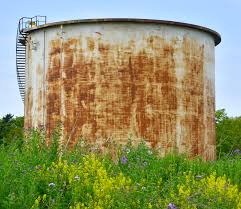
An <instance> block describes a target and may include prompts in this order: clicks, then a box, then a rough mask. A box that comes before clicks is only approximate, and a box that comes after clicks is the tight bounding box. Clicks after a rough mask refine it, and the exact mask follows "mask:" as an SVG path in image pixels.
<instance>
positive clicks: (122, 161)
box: [121, 156, 127, 164]
mask: <svg viewBox="0 0 241 209" xmlns="http://www.w3.org/2000/svg"><path fill="white" fill-rule="evenodd" d="M121 163H122V164H126V163H127V157H126V156H122V158H121Z"/></svg>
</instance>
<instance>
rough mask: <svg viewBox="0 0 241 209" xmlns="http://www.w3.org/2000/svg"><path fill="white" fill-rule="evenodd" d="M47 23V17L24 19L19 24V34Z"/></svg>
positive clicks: (38, 16)
mask: <svg viewBox="0 0 241 209" xmlns="http://www.w3.org/2000/svg"><path fill="white" fill-rule="evenodd" d="M46 22H47V17H46V16H40V15H37V16H34V17H22V18H21V19H20V20H19V22H18V28H19V33H21V32H22V31H24V30H26V29H30V28H34V27H38V26H40V25H44V24H46Z"/></svg>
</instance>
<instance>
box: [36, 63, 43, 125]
mask: <svg viewBox="0 0 241 209" xmlns="http://www.w3.org/2000/svg"><path fill="white" fill-rule="evenodd" d="M42 77H43V71H42V68H41V65H40V64H38V66H37V88H38V89H37V98H38V99H37V120H38V123H37V126H38V128H42V127H43V117H42V115H43V79H42Z"/></svg>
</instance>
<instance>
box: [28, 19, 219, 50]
mask: <svg viewBox="0 0 241 209" xmlns="http://www.w3.org/2000/svg"><path fill="white" fill-rule="evenodd" d="M101 22H133V23H156V24H163V25H173V26H181V27H187V28H192V29H196V30H199V31H203V32H206V33H209V34H211V35H212V37H213V38H214V43H215V46H217V45H218V44H219V43H220V42H221V35H220V34H219V33H218V32H216V31H214V30H212V29H210V28H207V27H203V26H199V25H195V24H190V23H184V22H176V21H169V20H154V19H136V18H101V19H77V20H66V21H58V22H52V23H47V24H44V25H40V26H37V27H32V28H29V29H26V30H25V32H28V33H31V32H32V31H35V30H39V29H43V28H48V27H55V26H59V25H68V24H77V23H101Z"/></svg>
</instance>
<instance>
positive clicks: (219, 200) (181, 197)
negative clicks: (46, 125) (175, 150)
mask: <svg viewBox="0 0 241 209" xmlns="http://www.w3.org/2000/svg"><path fill="white" fill-rule="evenodd" d="M53 137H54V138H55V140H56V142H55V143H53V146H51V145H50V146H49V147H47V146H46V144H45V135H44V133H42V132H39V131H32V132H30V133H29V134H26V139H25V142H24V144H23V146H22V147H21V149H18V148H16V146H14V144H13V146H0V181H1V182H0V208H1V209H7V208H11V209H24V208H35V209H37V208H38V209H48V208H49V209H50V208H51V209H61V208H63V209H65V208H67V209H81V208H85V209H93V208H96V209H105V208H107V209H108V208H117V209H118V208H119V209H124V208H137V209H138V208H139V209H146V208H156V209H157V208H163V209H166V208H200V209H201V208H237V209H238V208H239V209H240V208H241V193H240V189H241V169H240V167H241V161H240V159H229V158H225V159H220V160H217V161H216V162H204V161H202V160H201V159H194V160H188V159H187V158H185V156H177V155H171V154H170V155H168V156H166V157H164V158H159V157H158V153H159V151H160V150H152V149H149V148H148V147H147V146H146V145H145V142H142V143H140V144H139V145H138V146H137V147H134V146H133V145H132V143H131V141H130V142H129V143H128V144H127V145H125V146H122V147H118V148H117V151H116V153H118V156H117V160H116V161H112V159H111V155H110V154H108V153H109V152H107V154H106V155H103V154H100V149H98V148H96V147H95V149H93V147H90V146H89V145H87V143H84V141H80V142H81V143H79V144H77V145H76V146H75V147H74V148H73V150H70V151H68V150H67V151H64V152H62V153H61V158H59V154H58V151H56V143H57V142H58V141H59V140H58V134H56V135H54V136H53ZM82 142H83V143H82ZM109 147H110V149H111V148H112V146H111V145H110V146H109Z"/></svg>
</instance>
